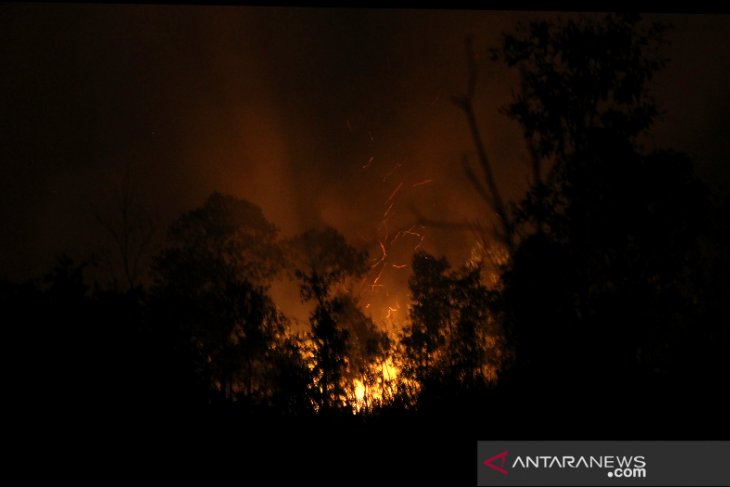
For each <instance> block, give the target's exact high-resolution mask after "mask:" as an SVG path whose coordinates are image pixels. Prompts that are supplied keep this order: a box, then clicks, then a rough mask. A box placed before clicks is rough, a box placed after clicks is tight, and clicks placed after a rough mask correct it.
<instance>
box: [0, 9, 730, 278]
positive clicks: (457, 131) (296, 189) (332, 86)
mask: <svg viewBox="0 0 730 487" xmlns="http://www.w3.org/2000/svg"><path fill="white" fill-rule="evenodd" d="M561 15H562V16H566V15H567V14H561ZM534 17H553V15H552V14H548V13H529V12H519V13H510V12H488V11H476V12H474V11H453V12H452V11H433V10H428V11H405V10H403V11H401V10H360V9H348V10H342V9H311V8H309V9H296V8H263V7H261V8H253V7H236V6H230V7H215V8H213V7H204V6H162V5H160V6H114V5H101V6H92V5H83V6H76V5H60V6H51V5H23V4H14V5H2V6H0V70H2V74H1V75H0V113H2V117H1V118H0V161H1V162H0V219H1V220H2V222H3V223H2V226H0V247H1V248H2V252H0V278H9V279H23V278H29V277H34V276H37V275H39V274H41V273H42V272H43V271H45V270H47V269H48V268H49V266H50V265H52V263H53V260H54V258H55V255H57V254H58V253H60V252H62V251H67V252H69V253H70V254H71V255H72V256H74V257H84V256H86V255H88V254H90V253H91V252H95V251H97V250H98V249H99V248H100V246H103V245H105V242H106V240H105V235H104V234H103V231H102V230H101V228H100V227H99V225H98V223H97V222H96V221H95V219H94V213H95V212H104V211H107V209H108V208H109V207H110V205H111V204H112V202H111V194H112V192H113V190H114V188H115V187H118V185H119V182H120V180H121V178H122V175H123V174H124V171H125V167H127V165H129V167H130V171H131V178H132V181H133V186H134V187H135V189H136V190H137V191H138V192H139V193H140V194H141V195H142V198H143V200H144V202H145V205H146V206H147V207H148V208H150V209H151V210H152V211H153V212H154V213H155V215H156V216H157V218H158V221H159V225H160V228H161V231H160V235H162V234H164V228H165V227H166V226H167V225H168V224H169V222H171V221H172V220H173V219H174V218H175V217H177V216H179V215H180V214H181V213H182V212H183V211H187V210H189V209H192V208H195V207H198V206H200V205H202V203H203V202H204V201H205V198H206V197H207V196H208V195H209V194H210V193H211V192H213V191H214V190H220V191H222V192H226V193H230V194H233V195H236V196H240V197H244V198H247V199H249V200H250V201H252V202H254V203H256V204H258V205H260V206H261V207H262V209H263V211H264V213H265V215H266V216H267V218H268V219H269V220H271V221H272V222H273V223H275V224H276V225H277V226H279V227H280V229H281V232H282V235H283V236H291V235H294V234H295V233H297V232H299V231H302V230H304V229H306V228H308V227H311V226H313V225H319V224H322V223H326V224H329V225H332V226H334V227H336V228H338V229H339V230H340V231H342V232H343V233H344V234H345V235H346V236H347V237H348V238H349V239H350V241H351V242H352V243H353V244H355V245H358V246H361V247H363V248H367V249H369V250H370V251H371V252H373V253H375V254H377V242H378V238H379V234H382V232H383V228H382V227H381V228H379V224H380V223H381V221H382V218H383V215H384V212H386V211H387V210H388V204H389V203H388V204H386V200H387V199H388V197H389V196H390V195H391V194H392V193H393V192H394V191H395V190H396V189H398V188H399V187H400V189H399V190H398V191H397V192H396V194H395V196H394V197H393V198H392V199H391V202H394V205H393V207H392V209H391V210H390V211H391V212H392V213H393V215H392V218H391V220H390V222H389V225H390V226H391V228H392V229H397V228H399V227H402V226H403V225H407V224H408V223H409V222H411V221H413V220H414V218H415V214H416V213H420V214H422V215H423V216H427V217H429V218H434V219H450V220H454V221H456V220H459V221H461V220H465V219H482V220H484V219H485V218H488V216H487V215H488V211H487V210H486V208H485V207H484V205H483V203H482V202H481V201H480V200H479V199H478V197H476V195H474V194H473V192H472V191H471V188H470V187H469V186H468V183H467V181H466V179H465V177H464V175H463V172H462V170H461V160H462V157H463V155H464V154H465V153H471V150H472V146H471V140H470V138H469V134H468V130H467V126H466V123H465V122H464V120H463V115H462V113H461V112H460V111H459V110H458V109H457V108H455V107H454V106H453V105H452V104H451V103H450V102H449V101H448V99H449V97H450V96H452V95H458V94H460V93H462V92H463V90H464V87H465V78H466V62H465V55H464V48H463V45H464V44H463V41H464V37H465V36H466V35H467V34H470V33H473V34H474V35H475V45H476V46H477V47H479V48H480V50H482V51H484V50H485V49H486V48H487V47H489V46H493V45H495V44H496V42H497V41H498V39H499V36H500V34H501V32H503V31H507V30H510V29H512V28H513V26H514V25H515V22H517V21H519V20H527V19H530V18H534ZM648 17H649V18H650V19H655V18H656V19H658V20H660V21H663V22H666V23H668V24H671V25H672V26H673V29H672V30H671V31H670V32H669V33H668V35H667V40H668V43H667V45H666V49H665V54H666V56H667V57H668V58H669V59H670V64H669V66H668V67H667V68H666V69H665V70H664V71H663V72H662V73H661V74H660V76H659V77H658V78H657V80H656V83H655V87H656V90H655V93H656V96H657V98H658V100H659V103H660V105H661V106H662V108H663V109H664V111H665V113H664V115H663V118H662V119H661V120H660V121H659V123H658V124H657V126H656V127H655V130H654V131H653V138H650V139H648V140H647V141H646V144H647V146H648V147H650V148H651V147H654V146H663V147H672V148H675V149H678V150H682V151H685V152H687V153H688V154H690V155H691V156H692V157H693V158H694V159H695V161H696V163H697V167H698V171H699V173H700V174H701V175H702V176H703V177H704V178H705V179H706V180H707V182H708V183H709V184H710V185H711V186H718V185H726V184H727V183H728V182H730V177H729V175H730V171H729V170H728V168H727V161H726V154H728V153H730V96H729V93H728V86H730V49H728V46H730V16H720V15H712V16H701V15H661V16H656V15H655V16H648ZM482 68H483V69H482V70H481V71H480V82H479V85H478V90H477V100H476V102H477V105H478V106H477V108H478V111H479V117H480V122H481V124H482V129H483V134H484V138H485V141H486V143H487V147H488V151H489V155H490V157H491V158H492V160H493V161H494V164H495V170H496V173H497V177H498V179H499V182H500V184H501V187H502V191H503V192H504V193H505V195H506V196H507V197H508V198H510V197H512V198H514V197H517V196H518V195H520V194H521V193H522V192H523V191H524V190H525V189H526V187H527V177H528V170H527V164H526V157H525V154H524V152H523V143H522V140H521V138H520V133H519V130H518V127H517V125H516V124H514V123H513V122H511V121H509V120H508V119H507V118H506V117H504V116H502V115H499V113H498V111H497V110H498V107H499V106H501V105H503V104H505V103H507V102H508V101H509V99H510V92H511V90H512V89H513V88H512V86H514V82H515V80H516V77H515V73H512V72H508V71H507V70H506V69H505V68H503V67H502V66H498V65H494V64H491V63H488V62H486V61H485V62H484V63H483V65H482ZM428 180H431V181H430V182H428ZM419 183H422V184H419ZM423 233H424V234H425V235H426V237H425V239H424V241H423V244H422V247H423V248H424V249H426V250H430V251H433V252H437V253H447V255H449V256H450V257H451V259H452V260H453V261H454V262H455V263H458V262H459V260H463V258H464V257H465V256H466V255H468V252H469V249H470V246H471V244H472V243H473V236H471V235H470V234H469V233H468V232H463V234H454V233H452V232H444V231H443V230H441V231H439V230H438V229H433V228H432V229H424V232H423ZM381 236H382V235H381ZM417 243H418V242H417V241H415V240H414V241H411V242H407V243H404V244H403V246H402V248H399V249H396V250H395V251H394V254H393V255H392V259H393V261H392V263H393V264H396V265H398V264H400V263H407V262H408V257H409V255H410V252H412V249H413V247H414V246H415V244H417ZM107 244H108V242H107ZM394 269H395V268H394ZM394 272H395V271H394ZM396 274H397V273H396ZM407 275H408V271H407V270H404V271H403V276H402V277H400V278H399V277H397V276H396V277H392V279H393V282H396V281H397V280H398V279H400V282H401V284H402V283H403V282H405V281H404V280H405V279H406V278H407Z"/></svg>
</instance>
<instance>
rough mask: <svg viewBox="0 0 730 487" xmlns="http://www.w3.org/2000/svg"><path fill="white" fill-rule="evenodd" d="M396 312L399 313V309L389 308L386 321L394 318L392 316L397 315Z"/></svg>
mask: <svg viewBox="0 0 730 487" xmlns="http://www.w3.org/2000/svg"><path fill="white" fill-rule="evenodd" d="M396 311H398V309H397V308H394V307H392V306H388V314H387V315H386V316H385V319H386V320H389V319H390V317H391V316H392V314H393V313H395V312H396Z"/></svg>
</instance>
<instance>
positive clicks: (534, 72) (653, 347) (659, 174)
mask: <svg viewBox="0 0 730 487" xmlns="http://www.w3.org/2000/svg"><path fill="white" fill-rule="evenodd" d="M662 31H663V27H662V26H660V25H657V24H650V25H648V26H647V25H644V24H642V23H641V22H640V21H639V18H638V17H636V16H629V15H608V16H605V17H603V18H601V19H598V20H586V19H583V20H581V21H572V20H570V21H566V22H556V23H552V22H546V21H536V22H533V23H531V24H529V25H528V26H527V27H522V28H521V29H519V30H518V31H517V33H515V34H508V35H506V36H504V38H503V42H502V46H501V47H500V48H499V49H496V50H494V51H492V52H493V54H494V57H495V58H496V59H500V60H502V61H504V62H505V63H506V64H507V65H509V66H512V67H516V68H517V69H518V71H519V74H520V90H519V92H518V93H517V95H516V97H515V100H514V101H513V103H511V104H510V105H508V106H507V107H506V108H505V109H504V112H505V113H506V114H507V115H508V116H510V117H511V118H513V119H514V120H516V121H517V122H518V123H519V124H520V125H521V127H522V129H523V133H524V136H525V140H526V143H527V147H528V150H529V153H530V155H531V157H532V169H533V180H532V184H531V187H530V189H529V191H528V193H527V195H526V196H525V198H523V199H522V200H521V201H520V202H519V203H518V204H517V205H515V207H514V208H513V215H514V221H515V222H516V224H517V225H518V229H519V232H520V234H521V240H520V243H519V245H518V246H517V248H516V249H515V252H514V254H513V258H512V263H511V266H510V268H509V269H508V270H507V272H506V273H505V274H504V292H503V299H504V301H503V305H504V308H503V310H504V311H505V315H504V321H505V324H506V326H507V331H508V333H509V335H510V337H511V339H512V342H513V343H514V344H515V346H516V347H517V352H518V354H517V367H516V369H515V370H516V371H517V372H518V373H519V374H522V375H521V377H522V379H523V380H524V381H525V384H529V387H534V388H539V387H547V386H549V387H566V391H569V390H570V391H574V390H575V389H574V387H575V385H577V384H581V387H596V388H599V389H600V388H601V387H603V384H605V383H607V382H612V381H613V380H615V378H616V377H621V378H622V380H624V383H626V384H627V385H626V386H627V387H630V386H631V384H637V387H638V384H639V383H640V382H641V381H643V380H646V379H651V378H652V377H653V378H656V377H655V376H656V375H657V374H663V373H666V371H667V367H670V363H671V361H673V360H677V359H678V357H677V356H674V357H673V358H672V355H673V354H674V353H676V350H677V346H678V342H677V340H678V337H679V336H682V335H683V333H681V332H680V331H679V330H682V329H684V330H687V329H688V326H689V323H690V322H691V321H692V320H693V318H694V317H696V314H695V313H696V310H695V306H694V305H693V304H692V302H693V300H695V299H696V297H697V289H696V288H694V287H693V285H692V281H693V279H694V278H693V277H691V276H692V275H693V274H694V271H693V269H694V268H695V263H696V262H697V260H696V259H697V238H698V236H699V234H700V232H701V229H702V227H703V222H704V221H705V219H706V212H707V207H706V203H705V202H706V197H705V189H704V187H703V185H702V184H701V183H700V182H699V181H698V180H697V179H696V178H695V177H694V176H693V174H692V166H691V163H690V161H689V160H688V159H687V158H686V157H684V156H682V155H680V154H676V153H672V152H666V151H664V152H662V151H658V152H655V153H651V154H644V153H642V151H641V148H640V146H639V144H638V137H639V136H640V135H641V134H642V133H644V132H645V131H646V130H647V129H648V128H649V127H650V126H651V125H652V123H653V121H654V119H655V117H656V114H657V107H656V104H655V101H654V100H653V98H652V97H651V95H650V92H649V82H650V81H651V79H652V77H653V75H654V73H655V72H656V71H657V70H659V69H660V68H661V67H662V66H663V65H664V60H663V59H662V58H661V57H660V56H659V55H658V53H657V52H658V51H657V49H658V42H659V40H660V34H661V33H662Z"/></svg>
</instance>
